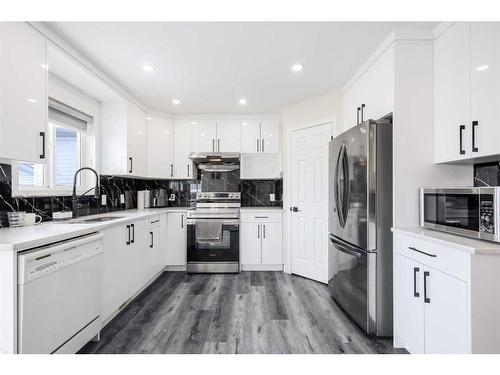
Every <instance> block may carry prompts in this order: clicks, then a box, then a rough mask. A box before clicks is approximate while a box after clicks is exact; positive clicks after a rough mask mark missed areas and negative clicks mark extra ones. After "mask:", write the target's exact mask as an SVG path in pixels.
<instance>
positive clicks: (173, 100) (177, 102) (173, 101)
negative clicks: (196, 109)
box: [172, 98, 181, 105]
mask: <svg viewBox="0 0 500 375" xmlns="http://www.w3.org/2000/svg"><path fill="white" fill-rule="evenodd" d="M172 104H175V105H179V104H181V101H180V100H179V99H177V98H174V99H172Z"/></svg>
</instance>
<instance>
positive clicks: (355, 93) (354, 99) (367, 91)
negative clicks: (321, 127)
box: [342, 46, 395, 131]
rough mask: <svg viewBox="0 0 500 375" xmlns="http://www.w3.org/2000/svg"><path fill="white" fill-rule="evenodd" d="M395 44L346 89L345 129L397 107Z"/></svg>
mask: <svg viewBox="0 0 500 375" xmlns="http://www.w3.org/2000/svg"><path fill="white" fill-rule="evenodd" d="M394 60H395V55H394V46H390V47H388V48H387V49H386V50H385V51H384V52H383V53H382V54H381V55H380V56H378V57H377V58H376V59H375V61H374V62H373V63H372V64H371V65H370V66H369V67H368V68H367V69H366V70H365V71H364V72H363V73H362V74H361V75H360V77H359V78H358V79H357V80H356V81H354V82H353V83H352V84H351V85H350V86H349V87H348V88H347V89H346V90H345V91H344V94H343V98H342V129H343V130H344V131H345V130H348V129H350V128H352V127H354V126H356V125H358V124H360V123H361V122H363V121H366V120H378V119H380V118H382V117H384V116H386V115H388V114H389V113H391V112H393V110H394V88H395V86H394V74H395V70H394V65H395V64H394Z"/></svg>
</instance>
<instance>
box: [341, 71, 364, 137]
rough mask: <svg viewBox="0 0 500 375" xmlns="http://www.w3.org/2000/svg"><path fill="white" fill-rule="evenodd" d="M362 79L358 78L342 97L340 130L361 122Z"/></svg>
mask: <svg viewBox="0 0 500 375" xmlns="http://www.w3.org/2000/svg"><path fill="white" fill-rule="evenodd" d="M362 102H363V81H362V80H361V79H358V80H357V81H356V82H354V83H353V84H352V86H350V87H349V89H348V90H347V91H345V92H344V95H343V97H342V130H343V131H346V130H349V129H350V128H352V127H354V126H356V125H358V124H359V123H360V122H361V104H362Z"/></svg>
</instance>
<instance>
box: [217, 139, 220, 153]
mask: <svg viewBox="0 0 500 375" xmlns="http://www.w3.org/2000/svg"><path fill="white" fill-rule="evenodd" d="M217 151H219V152H220V138H217Z"/></svg>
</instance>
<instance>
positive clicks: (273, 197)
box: [269, 194, 276, 202]
mask: <svg viewBox="0 0 500 375" xmlns="http://www.w3.org/2000/svg"><path fill="white" fill-rule="evenodd" d="M269 200H270V201H271V202H274V201H275V200H276V197H275V196H274V194H269Z"/></svg>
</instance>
